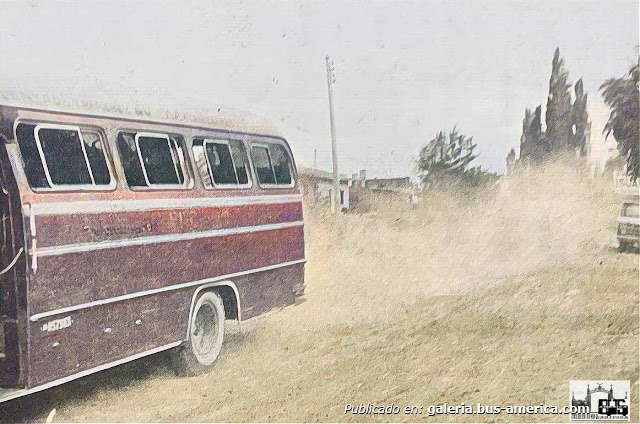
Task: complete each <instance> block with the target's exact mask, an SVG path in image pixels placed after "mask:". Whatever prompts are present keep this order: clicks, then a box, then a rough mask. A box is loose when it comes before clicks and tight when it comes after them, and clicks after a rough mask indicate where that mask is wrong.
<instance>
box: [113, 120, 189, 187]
mask: <svg viewBox="0 0 640 424" xmlns="http://www.w3.org/2000/svg"><path fill="white" fill-rule="evenodd" d="M117 144H118V150H119V151H120V157H121V159H122V166H123V168H124V171H125V178H126V180H127V183H128V184H129V186H130V187H151V188H154V187H156V188H162V187H166V186H181V187H184V186H185V184H186V178H185V167H184V166H185V155H184V151H183V146H184V145H183V143H182V140H181V139H179V138H178V137H174V136H169V135H167V134H155V133H142V132H141V133H120V134H118V143H117Z"/></svg>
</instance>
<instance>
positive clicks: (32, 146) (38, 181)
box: [16, 124, 50, 188]
mask: <svg viewBox="0 0 640 424" xmlns="http://www.w3.org/2000/svg"><path fill="white" fill-rule="evenodd" d="M35 128H36V126H35V125H30V124H18V126H17V127H16V139H17V140H18V145H19V146H20V153H21V154H22V160H23V161H24V172H25V174H26V176H27V181H28V182H29V185H30V186H31V187H33V188H46V187H50V186H49V182H48V181H47V176H46V175H45V173H44V166H43V165H42V159H41V158H40V153H39V152H38V146H37V145H36V135H35Z"/></svg>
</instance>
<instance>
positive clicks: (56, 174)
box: [16, 124, 111, 188]
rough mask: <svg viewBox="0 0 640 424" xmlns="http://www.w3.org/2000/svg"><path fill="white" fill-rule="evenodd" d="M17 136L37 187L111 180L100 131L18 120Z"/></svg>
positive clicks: (28, 173) (27, 170)
mask: <svg viewBox="0 0 640 424" xmlns="http://www.w3.org/2000/svg"><path fill="white" fill-rule="evenodd" d="M16 138H17V140H18V145H19V146H20V152H21V153H22V157H23V160H24V169H25V174H26V176H27V181H28V182H29V185H30V186H31V187H33V188H52V187H53V188H56V187H64V186H104V185H109V184H110V183H111V174H110V173H109V168H108V167H107V162H106V157H105V153H104V151H103V150H102V141H101V136H100V134H99V133H98V132H95V131H90V130H81V129H80V128H79V127H75V126H71V125H55V124H41V125H30V124H18V126H17V127H16Z"/></svg>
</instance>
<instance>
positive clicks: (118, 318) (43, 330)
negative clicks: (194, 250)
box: [29, 264, 304, 387]
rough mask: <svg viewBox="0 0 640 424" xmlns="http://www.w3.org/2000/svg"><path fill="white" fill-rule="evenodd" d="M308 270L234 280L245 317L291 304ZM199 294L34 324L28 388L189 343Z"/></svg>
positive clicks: (146, 299)
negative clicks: (295, 288) (193, 308)
mask: <svg viewBox="0 0 640 424" xmlns="http://www.w3.org/2000/svg"><path fill="white" fill-rule="evenodd" d="M303 267H304V265H303V264H297V265H292V266H287V267H283V268H278V269H274V270H270V271H264V272H259V273H255V274H250V275H246V276H242V277H239V278H237V279H234V280H233V283H234V284H236V286H237V288H238V291H239V295H240V303H241V305H242V318H243V319H247V318H251V317H254V316H257V315H260V314H262V313H265V312H268V311H269V310H272V309H274V308H281V307H284V306H287V305H290V304H292V303H293V302H294V296H293V290H292V288H293V286H294V285H295V284H297V283H299V282H300V280H301V279H302V273H303V272H304V268H303ZM197 290H198V287H197V286H195V287H189V288H187V289H182V290H175V291H169V292H164V293H158V294H153V295H149V296H143V297H139V298H134V299H129V300H124V301H120V302H114V303H111V304H106V305H99V306H94V307H91V308H86V309H81V310H77V311H73V312H70V313H67V314H61V315H56V316H53V317H50V318H45V319H42V320H39V321H38V322H33V323H31V345H30V347H31V355H30V358H31V362H30V373H29V374H30V379H29V387H34V386H37V385H40V384H44V383H47V382H50V381H53V380H56V379H60V378H63V377H66V376H69V375H72V374H76V373H79V372H82V371H85V370H88V369H91V368H95V367H98V366H100V365H104V364H108V363H110V362H114V361H117V360H120V359H124V358H127V357H130V356H132V355H136V354H138V353H142V352H145V351H149V350H151V349H154V348H157V347H160V346H165V345H169V344H171V343H174V342H178V341H182V340H185V339H186V337H187V325H188V319H189V312H190V311H189V309H190V306H191V301H192V299H193V297H194V295H195V293H196V291H197Z"/></svg>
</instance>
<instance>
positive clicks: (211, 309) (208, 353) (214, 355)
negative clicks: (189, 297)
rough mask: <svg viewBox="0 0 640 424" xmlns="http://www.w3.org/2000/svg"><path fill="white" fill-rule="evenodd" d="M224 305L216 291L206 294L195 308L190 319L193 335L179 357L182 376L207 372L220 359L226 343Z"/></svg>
mask: <svg viewBox="0 0 640 424" xmlns="http://www.w3.org/2000/svg"><path fill="white" fill-rule="evenodd" d="M224 320H225V315H224V304H223V303H222V298H221V297H220V295H219V294H218V293H216V292H214V291H208V292H204V293H203V294H202V295H201V296H200V297H199V298H198V300H197V301H196V303H195V305H194V306H193V311H192V312H191V315H190V318H189V335H188V339H187V340H186V342H185V343H184V345H183V348H182V349H181V350H180V351H179V352H178V355H177V367H176V368H177V372H178V374H180V375H198V374H202V373H204V372H206V371H207V370H209V369H210V368H211V367H213V365H214V364H215V361H216V359H218V356H220V351H221V350H222V342H223V340H224Z"/></svg>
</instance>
